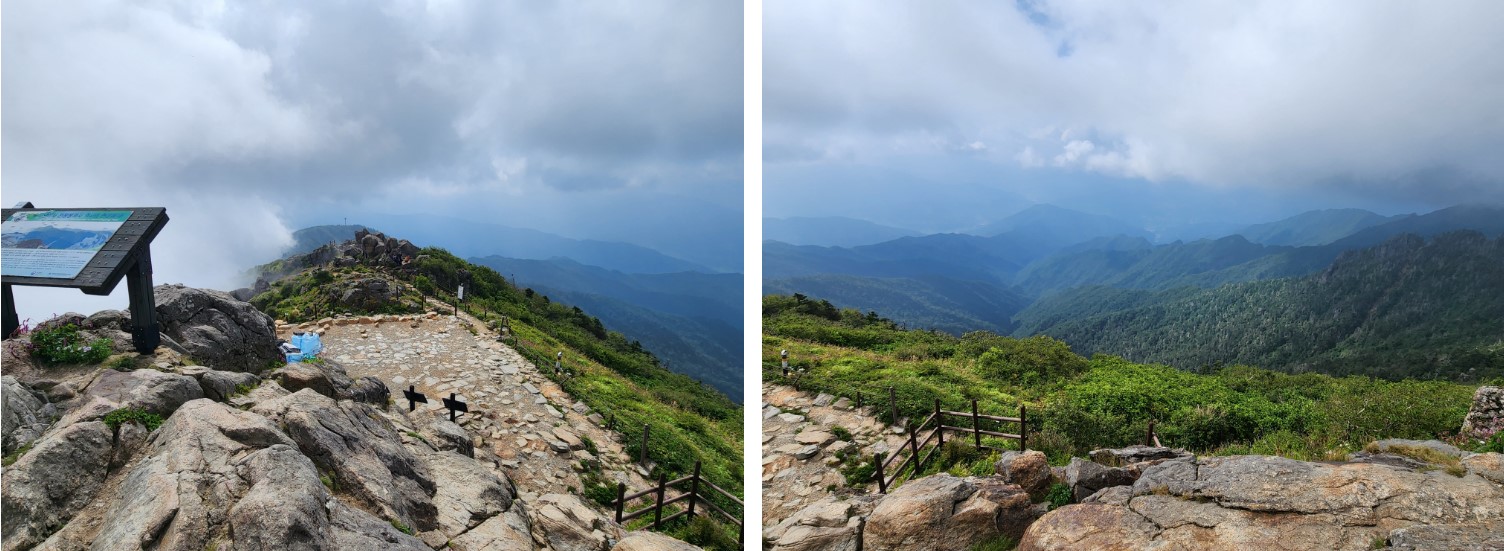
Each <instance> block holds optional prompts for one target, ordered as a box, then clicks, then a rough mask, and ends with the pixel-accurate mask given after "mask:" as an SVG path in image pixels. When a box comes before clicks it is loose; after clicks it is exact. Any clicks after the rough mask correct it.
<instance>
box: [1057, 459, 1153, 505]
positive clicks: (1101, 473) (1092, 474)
mask: <svg viewBox="0 0 1504 551" xmlns="http://www.w3.org/2000/svg"><path fill="white" fill-rule="evenodd" d="M1137 478H1138V476H1137V474H1136V473H1135V472H1134V471H1132V470H1130V469H1126V468H1122V467H1107V466H1103V465H1102V464H1100V463H1097V462H1095V461H1086V460H1084V459H1081V458H1079V457H1073V458H1071V462H1070V464H1069V465H1066V466H1065V483H1066V485H1068V486H1070V487H1071V496H1072V497H1073V498H1074V499H1075V500H1076V501H1081V500H1083V499H1086V498H1087V497H1088V496H1090V495H1092V494H1094V493H1097V491H1098V490H1101V489H1103V488H1110V487H1113V486H1124V485H1128V484H1133V481H1134V480H1135V479H1137Z"/></svg>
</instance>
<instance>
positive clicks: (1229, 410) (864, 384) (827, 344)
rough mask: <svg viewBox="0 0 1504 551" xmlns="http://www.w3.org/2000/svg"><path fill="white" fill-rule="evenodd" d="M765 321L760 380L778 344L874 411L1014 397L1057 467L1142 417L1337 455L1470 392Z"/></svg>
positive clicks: (776, 301)
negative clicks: (1192, 368)
mask: <svg viewBox="0 0 1504 551" xmlns="http://www.w3.org/2000/svg"><path fill="white" fill-rule="evenodd" d="M763 331H764V336H763V366H764V367H763V377H764V379H765V380H768V381H774V382H789V381H786V380H785V379H784V378H783V376H782V371H781V369H780V368H779V351H780V350H783V349H788V350H789V353H790V359H791V363H793V365H794V366H795V367H797V368H801V369H803V370H804V372H803V373H802V374H801V375H800V376H799V378H798V380H797V385H798V386H799V387H801V388H803V389H806V390H808V391H810V392H825V393H829V394H833V395H836V396H844V397H848V398H851V399H853V400H855V399H856V396H857V393H858V392H860V393H862V395H863V396H864V398H865V402H866V403H867V404H869V405H873V406H874V407H875V409H877V410H878V411H879V412H883V413H886V412H887V408H888V388H889V387H890V386H891V387H893V389H894V394H895V395H896V397H897V406H898V410H899V414H900V416H902V417H907V418H909V419H914V420H915V422H916V423H917V422H918V420H919V419H923V418H924V417H925V416H927V415H928V414H929V413H930V412H932V411H933V410H934V407H935V400H937V399H938V400H940V402H941V406H942V408H944V409H947V410H955V411H969V410H970V407H971V405H970V400H973V399H975V400H977V402H978V405H979V409H980V410H981V411H982V412H983V413H989V414H993V415H1004V416H1014V415H1015V412H1018V411H1019V407H1020V405H1024V406H1027V408H1028V412H1027V416H1028V420H1029V436H1030V438H1029V448H1030V449H1037V450H1040V451H1043V452H1045V454H1046V455H1047V456H1048V457H1049V458H1050V460H1051V462H1053V463H1055V464H1061V463H1062V462H1063V461H1065V460H1067V459H1068V458H1069V457H1071V456H1073V455H1074V456H1082V455H1085V454H1086V452H1088V451H1090V450H1092V449H1095V448H1102V447H1118V446H1125V445H1129V444H1134V443H1142V442H1143V440H1144V437H1145V432H1146V429H1147V426H1148V423H1149V422H1150V421H1151V420H1152V421H1155V422H1156V423H1157V424H1156V426H1155V432H1156V433H1157V434H1158V435H1159V437H1160V439H1161V440H1162V441H1163V442H1164V443H1165V444H1166V445H1170V446H1176V447H1184V448H1187V449H1191V450H1193V451H1197V452H1201V453H1273V454H1278V455H1283V456H1286V457H1292V458H1296V459H1307V460H1321V459H1341V458H1343V457H1345V456H1346V455H1347V454H1348V453H1350V452H1353V451H1357V450H1358V449H1361V447H1362V446H1363V445H1365V444H1367V443H1369V442H1372V441H1373V440H1376V439H1381V438H1414V439H1428V438H1436V437H1438V436H1440V435H1443V434H1446V433H1449V432H1455V431H1456V430H1457V427H1458V426H1460V425H1461V423H1462V418H1463V416H1464V415H1465V414H1466V413H1467V408H1468V405H1469V404H1470V403H1471V397H1472V393H1473V391H1474V390H1475V388H1476V387H1475V386H1469V385H1462V384H1456V383H1450V382H1444V381H1417V380H1404V381H1384V380H1378V379H1374V378H1370V377H1364V376H1348V377H1333V376H1329V375H1322V374H1314V373H1303V374H1294V375H1292V374H1285V373H1280V372H1275V371H1269V370H1264V369H1258V368H1253V367H1247V366H1240V365H1234V366H1226V367H1218V368H1216V369H1212V370H1207V372H1206V373H1191V372H1187V371H1181V370H1177V369H1174V368H1171V367H1167V366H1164V365H1154V364H1140V363H1134V362H1130V361H1127V360H1124V359H1122V358H1120V357H1116V356H1108V355H1101V354H1099V355H1096V356H1093V357H1091V358H1085V357H1082V356H1079V355H1077V354H1075V353H1073V352H1071V351H1070V349H1069V348H1068V347H1066V346H1065V344H1064V343H1062V342H1060V341H1057V340H1054V339H1051V338H1048V337H1031V338H1026V339H1015V338H1011V337H1003V336H998V335H994V334H991V333H986V332H973V333H967V334H966V335H963V336H961V337H955V336H951V335H947V334H944V333H939V332H933V331H918V330H909V331H905V330H902V329H899V328H898V327H897V325H896V324H894V323H893V322H892V321H890V320H887V319H884V318H881V317H879V316H877V315H876V314H873V313H868V314H862V313H860V312H857V311H855V310H839V309H836V308H834V307H833V306H830V305H829V303H826V302H824V301H818V300H813V299H810V298H808V297H797V296H796V297H786V296H768V297H765V298H764V299H763ZM884 416H885V417H886V415H884ZM958 422H963V423H964V421H958ZM984 428H985V427H984ZM1014 428H1016V424H1011V425H1010V426H1008V427H1006V428H1005V429H1004V430H1005V432H1012V430H1013V429H1014ZM1010 443H1011V442H1010ZM859 459H860V458H859ZM860 466H861V464H860V463H856V462H854V463H852V464H850V465H846V464H843V472H844V473H848V478H850V476H851V474H861V473H857V472H855V470H856V469H858V468H859V467H860ZM867 468H869V469H870V466H869V467H867ZM928 468H934V467H930V466H927V469H928Z"/></svg>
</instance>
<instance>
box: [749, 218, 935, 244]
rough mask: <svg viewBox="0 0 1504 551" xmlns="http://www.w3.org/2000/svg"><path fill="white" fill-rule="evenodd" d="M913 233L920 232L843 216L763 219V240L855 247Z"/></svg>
mask: <svg viewBox="0 0 1504 551" xmlns="http://www.w3.org/2000/svg"><path fill="white" fill-rule="evenodd" d="M915 235H919V232H917V231H914V230H906V229H903V228H895V227H892V226H884V225H882V224H878V223H875V222H868V221H866V220H857V219H855V218H846V217H843V216H825V217H793V218H764V219H762V238H763V240H764V241H779V242H783V243H788V244H791V245H818V246H822V247H855V246H857V245H871V244H873V243H881V242H883V241H891V240H894V239H898V238H900V237H910V236H915Z"/></svg>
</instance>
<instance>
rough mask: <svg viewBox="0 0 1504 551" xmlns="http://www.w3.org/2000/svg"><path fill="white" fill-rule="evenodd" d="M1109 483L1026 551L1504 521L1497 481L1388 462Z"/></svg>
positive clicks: (1404, 540) (1342, 536) (1242, 464)
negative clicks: (1123, 484) (1108, 487)
mask: <svg viewBox="0 0 1504 551" xmlns="http://www.w3.org/2000/svg"><path fill="white" fill-rule="evenodd" d="M1109 492H1110V493H1112V494H1116V495H1115V496H1108V495H1105V494H1108V493H1109ZM1109 492H1104V494H1103V495H1099V496H1097V498H1098V499H1094V500H1093V501H1092V502H1089V503H1081V504H1077V505H1069V506H1066V507H1063V508H1060V509H1058V510H1055V511H1052V512H1050V513H1049V514H1047V515H1045V516H1044V517H1043V518H1041V519H1039V521H1038V522H1036V523H1035V524H1034V525H1033V526H1031V527H1029V529H1028V531H1027V533H1025V534H1024V537H1023V540H1022V541H1021V543H1020V546H1019V549H1027V550H1035V549H1083V548H1102V549H1145V548H1154V547H1164V548H1194V549H1248V548H1255V547H1261V546H1267V544H1268V542H1273V541H1278V542H1280V545H1281V547H1282V548H1285V549H1312V550H1315V549H1322V550H1328V549H1331V550H1336V549H1369V548H1371V546H1372V545H1373V544H1374V542H1376V541H1387V542H1389V543H1391V544H1394V545H1395V546H1396V548H1423V549H1450V548H1455V547H1450V544H1447V543H1444V540H1445V541H1463V540H1466V539H1467V537H1468V534H1474V533H1486V532H1488V531H1490V530H1494V531H1496V530H1498V529H1499V528H1504V521H1501V519H1504V488H1501V487H1500V486H1499V485H1498V484H1497V483H1493V482H1490V481H1488V480H1487V479H1485V478H1483V477H1481V476H1478V475H1476V474H1474V473H1466V474H1465V476H1462V477H1458V476H1453V475H1451V474H1447V473H1445V472H1443V471H1439V470H1432V471H1427V472H1416V471H1411V470H1408V469H1403V468H1396V467H1392V466H1388V465H1379V464H1364V463H1346V464H1323V463H1309V462H1303V461H1295V460H1291V459H1284V458H1279V457H1267V456H1236V457H1213V458H1202V459H1177V460H1170V461H1165V462H1163V463H1159V464H1157V465H1154V466H1151V467H1149V468H1147V469H1145V470H1144V472H1143V475H1142V476H1141V477H1139V479H1138V480H1137V481H1136V482H1134V484H1133V485H1132V486H1131V487H1127V488H1125V487H1121V486H1120V487H1117V488H1114V489H1112V490H1110V491H1109ZM1416 526H1428V527H1431V528H1430V529H1426V530H1415V529H1414V528H1413V527H1416ZM1405 529H1410V531H1409V532H1403V530H1405ZM1494 533H1497V532H1494ZM1425 538H1441V539H1425ZM1423 539H1424V541H1423V542H1422V541H1421V540H1423ZM1467 541H1470V542H1472V543H1477V542H1478V541H1481V540H1476V539H1472V540H1467ZM1402 546H1408V547H1402ZM1461 548H1463V549H1475V548H1478V546H1477V545H1472V544H1471V543H1470V544H1468V545H1466V546H1463V547H1461Z"/></svg>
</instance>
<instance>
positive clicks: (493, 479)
mask: <svg viewBox="0 0 1504 551" xmlns="http://www.w3.org/2000/svg"><path fill="white" fill-rule="evenodd" d="M425 459H426V460H427V463H428V468H429V473H430V474H432V475H433V480H434V486H435V488H436V490H435V492H434V496H433V504H434V506H435V507H436V508H438V515H439V517H438V518H439V530H442V531H443V532H444V535H446V536H448V537H449V538H454V537H456V536H459V535H460V534H463V533H465V532H467V531H469V530H471V529H473V528H475V527H476V526H479V525H480V524H481V523H483V522H485V521H487V520H490V519H491V518H492V517H496V516H498V515H501V514H502V513H505V512H507V511H509V510H511V508H512V503H513V500H514V499H515V495H516V494H515V491H514V489H513V487H512V482H511V481H509V480H507V479H506V478H505V477H503V476H501V475H498V474H496V473H495V472H494V471H492V470H490V469H487V468H486V467H485V466H484V465H482V464H481V463H480V462H479V461H476V460H474V459H471V458H469V457H465V456H463V455H459V454H456V453H453V452H434V453H430V454H427V456H426V457H425Z"/></svg>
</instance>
